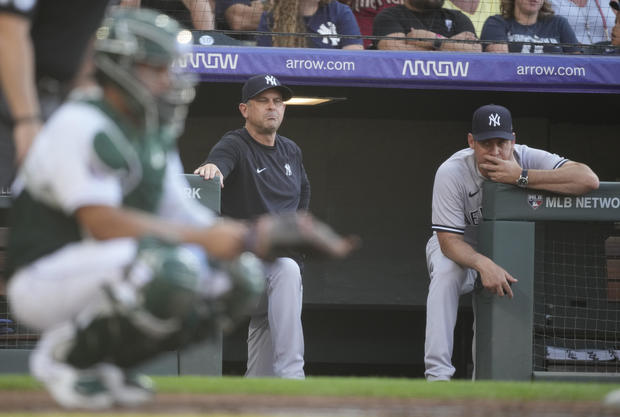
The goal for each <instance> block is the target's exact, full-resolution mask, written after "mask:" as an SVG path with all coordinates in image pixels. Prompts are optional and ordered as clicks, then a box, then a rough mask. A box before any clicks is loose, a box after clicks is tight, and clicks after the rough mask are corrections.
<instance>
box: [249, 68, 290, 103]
mask: <svg viewBox="0 0 620 417" xmlns="http://www.w3.org/2000/svg"><path fill="white" fill-rule="evenodd" d="M270 88H275V89H276V90H278V91H279V92H280V93H282V100H284V101H287V100H289V99H290V98H291V97H293V91H292V90H291V89H290V88H288V87H287V86H285V85H283V84H281V83H280V81H279V80H278V79H277V78H276V77H275V76H273V75H269V74H261V75H255V76H254V77H252V78H250V79H249V80H247V81H246V82H245V84H243V88H242V89H241V102H242V103H247V102H248V100H249V99H251V98H253V97H256V96H257V95H259V94H260V93H262V92H263V91H265V90H269V89H270Z"/></svg>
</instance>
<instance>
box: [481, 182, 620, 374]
mask: <svg viewBox="0 0 620 417" xmlns="http://www.w3.org/2000/svg"><path fill="white" fill-rule="evenodd" d="M483 190H484V191H483V192H484V200H483V207H484V211H483V216H484V223H483V224H482V225H481V226H480V231H479V235H478V240H479V249H480V251H481V252H482V253H484V254H486V255H487V256H489V257H490V258H491V259H493V260H494V261H495V262H496V263H497V264H499V265H500V266H502V267H503V268H505V269H506V270H507V271H508V272H509V273H510V274H511V275H512V276H514V277H515V278H517V279H518V283H516V284H514V285H513V286H512V290H513V292H514V298H513V299H509V298H508V297H498V296H495V295H491V294H490V293H489V292H488V291H486V290H484V289H483V288H482V286H481V285H477V286H476V290H475V293H474V298H473V304H474V311H475V317H476V332H475V343H474V349H473V350H474V352H475V353H474V356H475V378H476V379H498V380H555V379H559V380H602V381H618V380H620V291H619V290H618V288H619V285H620V268H619V266H620V183H612V182H602V183H601V185H600V188H599V189H598V190H596V191H594V192H592V193H589V194H586V195H584V196H576V197H575V196H565V195H557V194H552V193H546V192H540V191H536V190H523V189H519V188H517V187H514V186H509V185H505V184H497V183H490V182H489V183H485V184H484V188H483Z"/></svg>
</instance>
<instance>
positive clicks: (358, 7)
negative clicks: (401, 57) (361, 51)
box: [340, 0, 404, 49]
mask: <svg viewBox="0 0 620 417" xmlns="http://www.w3.org/2000/svg"><path fill="white" fill-rule="evenodd" d="M403 1H404V0H372V1H369V0H340V2H341V3H344V4H346V5H347V6H349V7H350V8H351V10H352V11H353V15H354V16H355V20H357V25H358V26H359V28H360V32H361V33H362V35H363V36H372V24H373V22H374V20H375V17H376V16H377V14H379V12H380V11H381V10H383V9H386V8H388V7H392V6H396V5H397V4H403ZM372 46H373V42H372V40H371V39H366V38H364V48H366V49H368V48H371V47H372Z"/></svg>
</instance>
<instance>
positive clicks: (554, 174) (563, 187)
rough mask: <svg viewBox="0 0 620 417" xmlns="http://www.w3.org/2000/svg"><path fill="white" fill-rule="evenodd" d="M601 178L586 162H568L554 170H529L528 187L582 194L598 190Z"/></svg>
mask: <svg viewBox="0 0 620 417" xmlns="http://www.w3.org/2000/svg"><path fill="white" fill-rule="evenodd" d="M598 186H599V180H598V177H597V176H596V174H595V173H594V172H593V171H592V170H591V169H590V167H588V166H587V165H585V164H581V163H578V162H572V161H570V162H567V163H566V164H564V166H562V167H560V168H558V169H554V170H536V169H533V170H529V171H528V188H532V189H535V190H545V191H551V192H554V193H560V194H569V195H581V194H585V193H588V192H590V191H593V190H596V189H597V188H598Z"/></svg>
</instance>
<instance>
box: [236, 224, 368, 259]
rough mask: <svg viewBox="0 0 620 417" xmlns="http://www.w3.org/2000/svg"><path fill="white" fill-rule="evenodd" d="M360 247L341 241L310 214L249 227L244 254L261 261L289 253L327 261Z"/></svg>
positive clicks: (352, 241) (351, 239) (350, 240)
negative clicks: (292, 250)
mask: <svg viewBox="0 0 620 417" xmlns="http://www.w3.org/2000/svg"><path fill="white" fill-rule="evenodd" d="M358 244H359V239H358V238H356V237H352V236H348V237H343V236H340V235H338V234H337V233H336V232H334V231H333V230H332V229H331V227H329V226H328V225H326V224H325V223H323V222H321V221H319V220H317V219H316V218H315V217H314V216H312V215H311V214H310V213H306V212H298V213H287V214H280V215H264V216H261V217H260V218H258V220H256V221H255V222H254V223H252V224H251V225H250V228H249V231H248V234H247V235H246V239H245V248H246V250H248V251H250V252H253V253H255V254H256V255H257V256H259V257H261V258H263V259H274V258H277V257H278V256H282V255H285V254H286V253H288V252H289V251H290V249H294V250H297V251H299V252H301V253H306V254H312V255H318V256H323V257H329V258H343V257H345V256H347V255H348V254H349V253H350V252H351V251H352V250H353V249H355V248H356V247H357V246H358Z"/></svg>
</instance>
